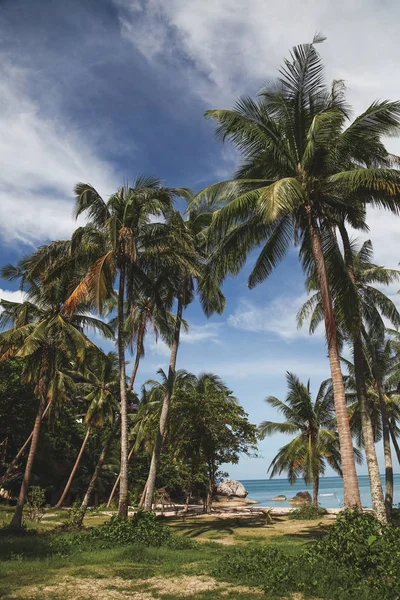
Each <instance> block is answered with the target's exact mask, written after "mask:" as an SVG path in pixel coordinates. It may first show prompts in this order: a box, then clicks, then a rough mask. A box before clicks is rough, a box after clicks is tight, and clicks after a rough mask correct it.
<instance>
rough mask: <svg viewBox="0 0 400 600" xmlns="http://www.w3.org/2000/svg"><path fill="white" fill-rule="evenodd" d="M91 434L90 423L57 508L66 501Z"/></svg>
mask: <svg viewBox="0 0 400 600" xmlns="http://www.w3.org/2000/svg"><path fill="white" fill-rule="evenodd" d="M89 436H90V425H89V427H88V428H87V430H86V433H85V437H84V438H83V442H82V445H81V447H80V450H79V452H78V456H77V457H76V461H75V464H74V466H73V468H72V471H71V473H70V476H69V477H68V481H67V483H66V484H65V488H64V491H63V493H62V494H61V498H60V499H59V501H58V502H57V504H56V508H61V507H62V505H63V503H64V500H65V497H66V495H67V494H68V492H69V488H70V487H71V483H72V481H73V479H74V477H75V473H76V471H77V469H78V467H79V463H80V462H81V458H82V455H83V452H84V450H85V447H86V444H87V441H88V439H89Z"/></svg>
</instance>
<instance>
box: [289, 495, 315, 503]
mask: <svg viewBox="0 0 400 600" xmlns="http://www.w3.org/2000/svg"><path fill="white" fill-rule="evenodd" d="M289 502H290V504H311V502H312V498H311V494H310V493H309V492H297V494H296V495H295V496H293V498H290V500H289Z"/></svg>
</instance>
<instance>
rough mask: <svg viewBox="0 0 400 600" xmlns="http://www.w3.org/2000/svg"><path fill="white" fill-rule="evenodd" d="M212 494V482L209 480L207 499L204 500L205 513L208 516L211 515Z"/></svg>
mask: <svg viewBox="0 0 400 600" xmlns="http://www.w3.org/2000/svg"><path fill="white" fill-rule="evenodd" d="M213 493H214V482H213V481H211V480H210V482H209V484H208V490H207V499H206V511H207V514H208V515H210V514H211V506H212V498H213Z"/></svg>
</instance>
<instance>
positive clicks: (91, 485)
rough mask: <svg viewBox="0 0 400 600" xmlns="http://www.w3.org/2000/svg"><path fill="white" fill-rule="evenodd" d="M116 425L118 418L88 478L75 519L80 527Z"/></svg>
mask: <svg viewBox="0 0 400 600" xmlns="http://www.w3.org/2000/svg"><path fill="white" fill-rule="evenodd" d="M118 425H119V419H116V420H115V423H114V425H113V427H112V429H111V431H110V434H109V436H108V437H107V439H106V442H105V444H104V446H103V448H102V451H101V453H100V456H99V460H98V461H97V465H96V468H95V470H94V473H93V475H92V479H91V480H90V483H89V485H88V488H87V490H86V494H85V496H84V498H83V500H82V504H81V510H80V514H79V519H78V521H77V526H78V527H81V525H82V523H83V519H84V518H85V514H86V511H87V508H88V506H89V501H90V498H91V496H92V494H93V491H94V488H95V485H96V483H97V480H98V478H99V476H100V473H101V470H102V468H103V465H104V461H105V460H106V456H107V452H108V450H109V449H110V446H111V442H112V441H113V439H114V436H115V432H116V431H117V428H118Z"/></svg>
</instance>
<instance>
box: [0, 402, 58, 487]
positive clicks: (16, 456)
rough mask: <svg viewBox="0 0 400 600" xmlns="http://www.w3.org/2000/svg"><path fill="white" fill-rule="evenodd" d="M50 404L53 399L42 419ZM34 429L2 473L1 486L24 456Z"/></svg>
mask: <svg viewBox="0 0 400 600" xmlns="http://www.w3.org/2000/svg"><path fill="white" fill-rule="evenodd" d="M50 406H51V400H50V402H48V403H47V406H46V408H45V409H44V411H43V414H42V421H43V419H44V418H45V416H46V414H47V412H48V410H49V408H50ZM33 431H34V430H33V429H32V431H31V433H30V434H29V437H28V438H27V439H26V441H25V442H24V444H23V445H22V446H21V448H20V449H19V450H18V452H17V454H16V455H15V457H14V458H13V459H12V461H11V462H10V464H9V465H8V467H7V470H6V472H5V473H4V475H2V477H0V487H1V486H2V485H3V483H5V482H6V481H7V480H8V479H9V478H10V475H11V473H12V470H13V469H14V467H15V466H16V464H17V463H18V461H19V459H20V457H21V456H22V454H23V453H24V451H25V448H26V447H27V446H28V444H29V442H30V441H31V439H32V436H33Z"/></svg>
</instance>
